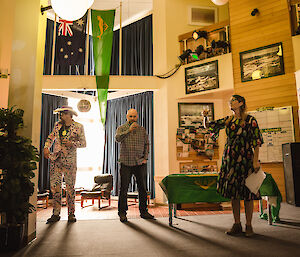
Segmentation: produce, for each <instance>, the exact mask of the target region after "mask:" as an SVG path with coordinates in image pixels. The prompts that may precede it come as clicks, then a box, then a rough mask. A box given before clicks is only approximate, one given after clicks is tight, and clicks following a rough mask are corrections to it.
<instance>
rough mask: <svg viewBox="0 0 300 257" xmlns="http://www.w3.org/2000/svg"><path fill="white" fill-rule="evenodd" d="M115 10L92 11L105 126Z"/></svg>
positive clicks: (100, 97) (94, 46)
mask: <svg viewBox="0 0 300 257" xmlns="http://www.w3.org/2000/svg"><path fill="white" fill-rule="evenodd" d="M114 20H115V10H106V11H98V10H92V29H93V52H94V61H95V75H96V83H97V91H98V100H99V108H100V117H101V121H102V123H103V125H104V123H105V118H106V102H107V90H108V84H109V73H110V60H111V49H112V42H113V28H114Z"/></svg>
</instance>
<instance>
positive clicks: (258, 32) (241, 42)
mask: <svg viewBox="0 0 300 257" xmlns="http://www.w3.org/2000/svg"><path fill="white" fill-rule="evenodd" d="M254 8H258V10H259V15H256V16H251V14H250V13H251V11H252V10H253V9H254ZM229 13H230V37H231V51H232V58H233V75H234V88H235V93H236V94H240V95H243V96H245V98H246V101H247V105H248V110H255V109H256V108H258V107H264V106H274V107H280V106H293V114H294V126H295V138H296V141H300V137H299V122H298V101H297V90H296V80H295V75H294V72H295V64H294V53H293V45H292V37H291V25H290V15H289V6H288V3H287V1H286V0H278V1H273V0H264V1H252V0H243V1H240V0H230V1H229ZM278 42H282V44H283V58H284V68H285V74H284V75H280V76H275V77H271V78H265V79H260V80H255V81H250V82H243V83H242V82H241V69H240V55H239V54H240V52H243V51H247V50H250V49H255V48H258V47H262V46H267V45H270V44H273V43H278ZM263 168H264V169H265V171H267V172H270V173H271V174H272V176H273V177H274V179H275V181H276V182H277V184H278V187H279V189H280V191H281V193H282V195H283V197H284V199H285V189H284V171H283V165H282V163H274V164H263Z"/></svg>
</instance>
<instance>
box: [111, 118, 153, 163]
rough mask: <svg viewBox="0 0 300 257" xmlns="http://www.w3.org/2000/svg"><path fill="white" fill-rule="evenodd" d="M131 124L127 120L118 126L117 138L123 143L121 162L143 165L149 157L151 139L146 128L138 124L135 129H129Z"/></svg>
mask: <svg viewBox="0 0 300 257" xmlns="http://www.w3.org/2000/svg"><path fill="white" fill-rule="evenodd" d="M129 128H130V124H129V122H126V123H125V124H124V125H122V126H120V127H118V129H117V132H116V136H115V139H116V141H117V142H118V143H121V149H120V159H119V161H120V163H122V164H124V165H126V166H136V165H141V164H142V161H143V160H147V159H148V154H149V139H148V134H147V132H146V129H145V128H144V127H142V126H138V127H137V128H136V129H135V130H133V131H131V132H130V131H129Z"/></svg>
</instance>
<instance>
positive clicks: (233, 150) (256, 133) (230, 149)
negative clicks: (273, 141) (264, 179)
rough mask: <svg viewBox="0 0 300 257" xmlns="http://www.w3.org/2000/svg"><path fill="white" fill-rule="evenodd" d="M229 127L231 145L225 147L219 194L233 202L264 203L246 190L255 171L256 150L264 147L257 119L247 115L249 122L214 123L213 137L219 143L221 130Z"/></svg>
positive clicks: (229, 142) (218, 186) (232, 120)
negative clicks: (257, 147)
mask: <svg viewBox="0 0 300 257" xmlns="http://www.w3.org/2000/svg"><path fill="white" fill-rule="evenodd" d="M225 127H226V135H227V141H226V144H225V147H224V153H223V157H222V165H221V170H220V173H219V176H218V182H217V191H218V193H220V194H221V195H222V196H223V197H226V198H231V199H241V200H251V199H260V196H259V194H258V195H254V194H253V193H251V192H250V191H249V189H248V188H247V187H246V186H245V179H246V178H247V177H248V175H250V174H251V173H252V172H253V171H254V168H253V156H254V148H255V147H256V146H261V145H262V144H263V138H262V135H261V132H260V130H259V127H258V124H257V121H256V119H255V118H254V117H253V116H251V115H247V117H246V119H245V121H243V120H242V119H237V118H235V117H234V116H228V117H225V118H223V119H220V120H217V121H213V122H211V123H210V124H209V130H210V131H211V137H212V139H213V140H216V139H217V138H218V136H219V132H220V130H221V129H223V128H225Z"/></svg>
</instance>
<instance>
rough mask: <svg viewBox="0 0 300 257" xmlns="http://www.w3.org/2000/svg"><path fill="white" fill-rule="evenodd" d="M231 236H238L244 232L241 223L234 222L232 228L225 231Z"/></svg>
mask: <svg viewBox="0 0 300 257" xmlns="http://www.w3.org/2000/svg"><path fill="white" fill-rule="evenodd" d="M225 233H226V234H227V235H230V236H237V235H241V234H243V229H242V225H241V223H234V224H233V226H232V228H231V229H230V230H228V231H226V232H225Z"/></svg>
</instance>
